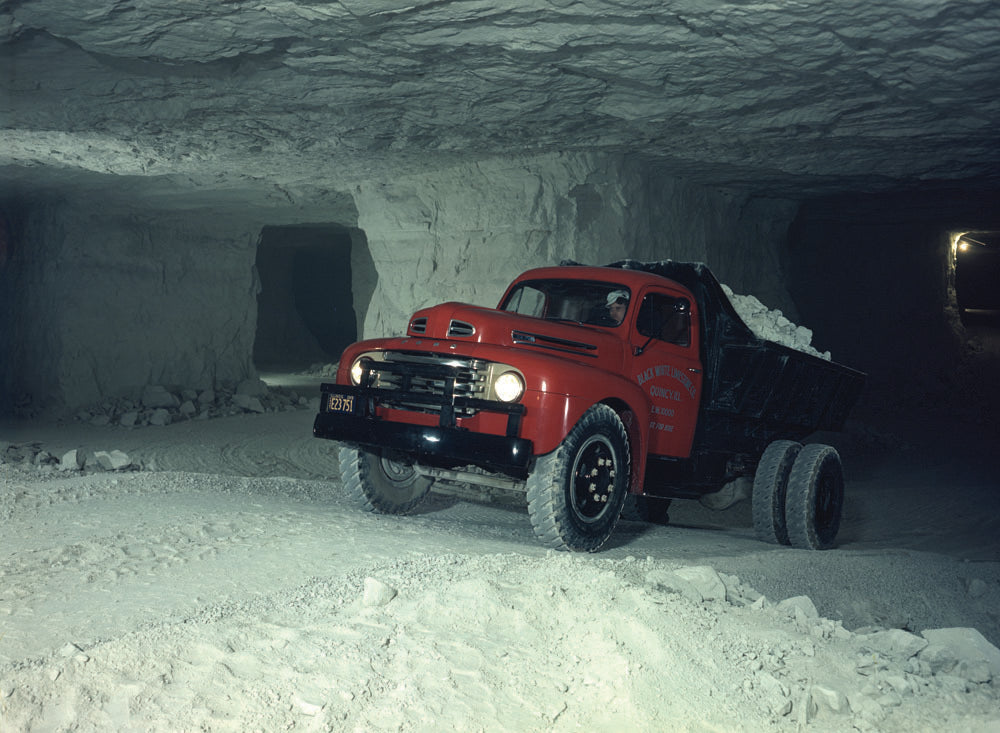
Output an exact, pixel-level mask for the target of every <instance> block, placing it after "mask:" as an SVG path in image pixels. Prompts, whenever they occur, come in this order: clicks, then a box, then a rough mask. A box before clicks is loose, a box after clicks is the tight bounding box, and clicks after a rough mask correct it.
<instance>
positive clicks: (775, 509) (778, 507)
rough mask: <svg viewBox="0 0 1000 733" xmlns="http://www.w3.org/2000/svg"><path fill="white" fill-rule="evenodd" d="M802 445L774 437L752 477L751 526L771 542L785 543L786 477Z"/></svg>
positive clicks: (763, 540)
mask: <svg viewBox="0 0 1000 733" xmlns="http://www.w3.org/2000/svg"><path fill="white" fill-rule="evenodd" d="M801 450H802V445H801V444H799V443H796V442H795V441H794V440H776V441H774V442H773V443H771V444H770V445H769V446H767V448H766V449H765V450H764V455H762V456H761V457H760V462H759V463H758V464H757V472H756V473H755V474H754V477H753V491H752V493H751V495H750V504H751V507H752V511H753V529H754V534H756V535H757V539H759V540H760V541H761V542H770V543H771V544H774V545H787V544H789V540H788V528H787V526H786V523H785V502H786V495H787V489H788V477H789V476H790V475H791V473H792V466H793V465H794V463H795V459H796V457H797V456H798V455H799V451H801Z"/></svg>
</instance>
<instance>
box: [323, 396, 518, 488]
mask: <svg viewBox="0 0 1000 733" xmlns="http://www.w3.org/2000/svg"><path fill="white" fill-rule="evenodd" d="M321 389H322V396H321V400H320V412H319V414H318V415H316V420H315V421H314V422H313V435H314V436H316V437H317V438H327V439H329V440H338V441H341V442H344V443H354V444H357V445H365V446H372V447H379V448H388V449H391V450H396V451H400V452H402V453H406V454H409V455H411V456H414V457H415V458H416V459H417V460H419V461H422V462H425V463H432V464H437V465H449V466H462V465H470V464H471V465H474V466H480V467H482V468H485V469H488V470H492V471H500V472H502V473H506V474H509V475H512V476H518V477H524V476H525V475H526V473H527V468H528V465H529V463H530V461H531V457H532V443H531V441H530V440H527V439H526V438H519V437H517V432H518V429H519V428H520V424H521V415H522V414H523V413H524V406H523V405H519V404H513V405H511V404H507V403H501V402H491V401H486V400H478V399H472V398H463V397H454V398H451V399H448V400H447V404H444V405H441V404H437V400H435V401H434V403H433V404H435V406H436V407H438V408H440V418H439V420H438V425H412V424H410V423H400V422H391V421H388V420H383V419H381V418H379V417H378V416H377V415H376V414H375V406H376V404H383V403H386V404H390V405H391V404H392V403H394V402H399V401H407V402H412V401H413V400H415V399H417V398H418V397H419V399H420V400H421V401H423V402H427V401H428V395H424V394H421V395H419V396H417V395H412V394H406V393H400V392H399V391H397V390H381V389H372V388H365V387H354V386H346V385H339V384H324V385H322V388H321ZM331 395H339V396H342V397H345V398H351V405H352V409H351V411H337V412H334V411H330V409H329V407H328V406H329V404H330V396H331ZM455 407H473V408H475V409H478V410H485V411H491V412H502V413H506V414H507V416H508V419H507V431H506V433H507V434H506V435H490V434H485V433H474V432H472V431H470V430H466V429H463V428H459V427H457V426H456V425H455V413H454V408H455Z"/></svg>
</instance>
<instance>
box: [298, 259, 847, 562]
mask: <svg viewBox="0 0 1000 733" xmlns="http://www.w3.org/2000/svg"><path fill="white" fill-rule="evenodd" d="M622 313H624V315H622ZM863 386H864V375H863V374H862V373H861V372H858V371H856V370H853V369H850V368H848V367H846V366H843V365H840V364H836V363H833V362H830V361H827V360H825V359H823V358H821V357H818V356H814V355H811V354H807V353H804V352H801V351H797V350H795V349H792V348H789V347H786V346H783V345H781V344H777V343H774V342H771V341H766V340H763V339H761V338H758V337H757V336H755V335H754V333H753V332H752V331H751V330H750V328H749V327H748V326H747V325H746V324H745V323H744V322H743V321H742V320H741V319H740V317H739V315H738V314H737V313H736V311H735V309H734V308H733V306H732V304H731V303H730V301H729V299H728V298H727V297H726V295H725V293H724V291H723V289H722V286H721V285H720V284H719V282H718V281H717V280H716V278H715V277H714V275H713V274H712V273H711V272H710V270H709V269H708V267H707V266H705V265H703V264H700V263H686V262H676V261H671V260H666V261H662V262H653V263H643V262H637V261H633V260H623V261H620V262H616V263H613V264H611V265H607V266H604V267H592V266H585V265H579V264H577V263H570V262H564V263H562V264H561V265H560V266H558V267H547V268H538V269H534V270H529V271H528V272H525V273H524V274H522V275H521V276H519V277H518V278H516V279H515V280H514V282H513V283H511V285H510V286H509V287H508V288H507V291H506V292H505V293H504V295H503V297H502V298H501V300H500V304H499V306H498V307H497V308H495V309H491V308H482V307H478V306H472V305H468V304H464V303H455V302H450V303H443V304H441V305H438V306H434V307H432V308H426V309H423V310H420V311H418V312H416V313H415V314H414V315H413V317H412V318H411V319H410V321H409V324H408V326H407V331H406V334H405V335H404V336H400V337H394V338H383V339H374V340H367V341H361V342H358V343H356V344H353V345H351V346H349V347H348V348H347V349H346V350H345V351H344V354H343V356H342V357H341V361H340V364H339V366H338V370H337V376H336V382H335V383H324V384H323V385H322V386H321V400H320V409H319V412H318V414H317V415H316V419H315V421H314V425H313V434H314V435H315V436H316V437H320V438H326V439H331V440H336V441H339V442H340V443H341V444H342V445H341V448H340V453H339V460H340V469H341V474H342V479H343V482H344V486H345V489H346V490H347V492H348V493H349V494H350V495H351V496H353V497H354V498H355V499H356V500H357V501H358V503H359V504H360V505H361V506H362V507H364V508H365V509H367V510H369V511H375V512H383V513H393V514H403V513H407V512H409V511H411V510H413V509H414V508H415V507H416V506H417V505H418V504H419V503H420V502H421V501H422V500H423V499H424V498H425V497H426V495H427V494H428V492H429V491H430V489H431V487H432V485H433V484H434V483H435V482H443V483H455V482H458V483H471V484H480V485H485V486H492V487H496V488H501V489H505V490H512V491H519V492H524V493H525V494H526V499H527V506H528V515H529V518H530V520H531V524H532V526H533V528H534V532H535V534H536V536H537V537H538V538H539V539H540V540H541V541H542V542H543V543H544V544H546V545H547V546H549V547H553V548H556V549H562V550H577V551H595V550H597V549H599V548H600V547H601V546H603V545H604V543H605V542H606V541H607V539H608V538H609V537H610V535H611V533H612V531H613V530H614V527H615V525H616V524H617V522H618V520H619V517H620V516H621V515H622V513H623V510H626V511H629V512H631V513H632V515H633V516H637V517H639V518H643V519H647V520H649V521H665V519H666V510H667V507H668V506H669V503H670V501H671V500H672V499H675V498H683V499H697V498H702V497H705V496H707V495H710V494H715V493H717V492H720V491H721V490H723V489H724V488H725V487H727V486H731V485H732V483H733V482H734V481H740V480H743V481H751V480H752V492H751V502H752V508H753V522H754V529H755V532H756V534H757V536H758V537H759V538H760V539H762V540H764V541H768V542H772V543H779V544H791V545H793V546H796V547H803V548H809V549H827V548H829V547H832V546H833V544H834V540H835V537H836V534H837V532H838V530H839V526H840V520H841V513H842V506H843V495H844V481H843V470H842V466H841V461H840V456H839V455H838V454H837V451H836V450H835V449H834V448H833V447H832V446H829V445H822V444H810V445H805V446H803V445H802V443H801V441H802V440H803V439H805V438H806V437H807V436H808V435H810V434H811V433H814V432H816V431H820V430H839V429H840V428H841V427H842V426H843V422H844V420H845V419H846V417H847V414H848V413H849V411H850V409H851V407H852V406H853V405H854V403H855V402H856V400H857V398H858V397H859V395H860V393H861V390H862V388H863Z"/></svg>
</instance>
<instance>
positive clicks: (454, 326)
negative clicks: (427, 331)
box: [448, 320, 476, 337]
mask: <svg viewBox="0 0 1000 733" xmlns="http://www.w3.org/2000/svg"><path fill="white" fill-rule="evenodd" d="M475 332H476V327H475V326H473V325H472V324H471V323H466V322H465V321H454V320H453V321H452V322H451V323H449V324H448V336H449V337H452V336H459V337H461V336H471V335H472V334H474V333H475Z"/></svg>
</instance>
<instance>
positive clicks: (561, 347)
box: [510, 331, 597, 359]
mask: <svg viewBox="0 0 1000 733" xmlns="http://www.w3.org/2000/svg"><path fill="white" fill-rule="evenodd" d="M510 336H511V340H512V341H513V342H514V343H515V344H531V345H532V346H539V347H541V348H543V349H552V350H553V351H563V352H566V353H568V354H578V355H580V356H589V357H591V358H594V359H596V358H597V346H596V345H594V344H587V343H584V342H582V341H571V340H569V339H563V338H558V337H556V336H546V335H545V334H541V333H531V332H529V331H512V332H511V334H510ZM580 350H582V351H583V353H581V351H580ZM588 351H589V352H593V353H589V354H588V353H586V352H588Z"/></svg>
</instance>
